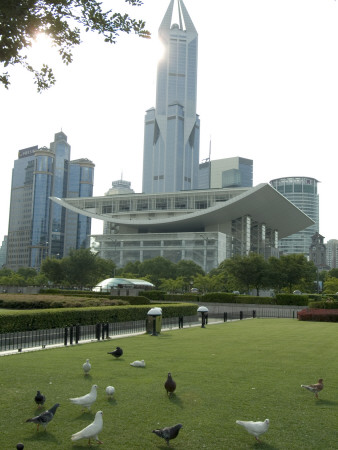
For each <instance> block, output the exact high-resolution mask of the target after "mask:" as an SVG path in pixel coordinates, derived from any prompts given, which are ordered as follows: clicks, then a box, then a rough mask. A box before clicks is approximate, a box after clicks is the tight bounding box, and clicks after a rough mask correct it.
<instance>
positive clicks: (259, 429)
mask: <svg viewBox="0 0 338 450" xmlns="http://www.w3.org/2000/svg"><path fill="white" fill-rule="evenodd" d="M236 423H237V424H238V425H242V427H244V428H245V429H246V431H247V432H248V433H249V434H253V435H254V436H255V438H256V440H257V441H259V436H260V435H261V434H263V433H265V432H266V431H268V428H269V425H270V421H269V419H265V420H264V422H252V421H245V420H236Z"/></svg>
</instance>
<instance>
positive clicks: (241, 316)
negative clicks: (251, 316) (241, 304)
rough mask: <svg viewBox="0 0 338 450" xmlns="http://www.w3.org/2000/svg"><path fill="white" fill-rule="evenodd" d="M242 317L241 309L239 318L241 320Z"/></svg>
mask: <svg viewBox="0 0 338 450" xmlns="http://www.w3.org/2000/svg"><path fill="white" fill-rule="evenodd" d="M242 319H243V311H240V312H239V320H242Z"/></svg>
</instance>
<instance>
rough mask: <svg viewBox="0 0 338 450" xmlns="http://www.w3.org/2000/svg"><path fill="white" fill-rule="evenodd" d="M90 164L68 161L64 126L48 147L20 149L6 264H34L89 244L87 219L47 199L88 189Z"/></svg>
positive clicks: (80, 193) (90, 185)
mask: <svg viewBox="0 0 338 450" xmlns="http://www.w3.org/2000/svg"><path fill="white" fill-rule="evenodd" d="M93 179H94V164H93V163H92V162H91V161H89V160H86V159H80V160H77V161H70V145H69V144H68V142H67V136H66V135H65V134H64V133H63V132H59V133H56V134H55V139H54V141H53V142H52V143H51V144H50V148H47V147H42V148H38V146H34V147H29V148H26V149H23V150H20V151H19V153H18V159H17V160H15V161H14V168H13V171H12V186H11V201H10V214H9V224H8V245H7V267H9V268H10V269H13V270H17V269H18V268H20V267H33V268H36V269H39V267H40V265H41V262H42V261H43V260H44V259H46V258H47V257H49V256H50V257H55V258H62V257H63V256H66V255H67V254H68V252H69V250H70V249H71V248H74V249H77V248H80V247H82V246H88V235H89V234H90V230H91V220H90V219H89V218H88V217H83V216H79V215H78V214H75V215H74V214H73V213H72V212H68V211H66V210H65V208H62V207H61V206H60V205H57V204H55V203H52V202H51V200H50V197H51V196H55V195H56V196H59V195H60V196H62V197H82V196H86V197H88V196H91V195H92V193H93Z"/></svg>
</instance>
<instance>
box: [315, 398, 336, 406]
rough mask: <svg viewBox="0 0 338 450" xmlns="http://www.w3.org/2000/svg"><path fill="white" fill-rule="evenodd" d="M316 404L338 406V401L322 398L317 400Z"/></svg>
mask: <svg viewBox="0 0 338 450" xmlns="http://www.w3.org/2000/svg"><path fill="white" fill-rule="evenodd" d="M315 405H316V406H324V405H326V406H337V405H338V402H332V401H331V400H322V399H321V398H320V399H319V400H317V401H316V403H315Z"/></svg>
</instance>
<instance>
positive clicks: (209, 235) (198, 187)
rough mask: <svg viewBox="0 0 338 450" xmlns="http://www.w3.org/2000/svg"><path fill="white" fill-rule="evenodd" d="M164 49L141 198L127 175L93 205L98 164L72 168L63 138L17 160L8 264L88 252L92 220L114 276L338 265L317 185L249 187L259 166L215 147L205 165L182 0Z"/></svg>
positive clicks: (289, 180) (281, 182)
mask: <svg viewBox="0 0 338 450" xmlns="http://www.w3.org/2000/svg"><path fill="white" fill-rule="evenodd" d="M175 5H176V8H177V9H176V10H174V7H175ZM174 18H175V19H174ZM159 39H160V40H161V42H162V44H163V45H164V47H165V49H166V51H165V56H164V57H163V58H162V59H161V60H160V62H159V64H158V68H157V85H156V104H155V107H151V108H150V109H148V110H147V111H146V114H145V122H144V147H143V148H144V151H143V183H142V193H135V192H134V191H133V190H132V189H131V183H130V182H129V181H125V180H123V179H122V177H121V179H120V180H117V181H114V182H113V183H112V186H111V188H110V189H109V190H108V191H107V192H106V193H105V195H104V196H103V197H102V196H101V197H96V198H94V197H92V192H93V175H94V164H93V163H92V162H91V161H89V160H87V159H80V160H76V161H70V146H69V144H68V143H67V137H66V135H65V134H64V133H62V132H60V133H57V134H56V135H55V140H54V142H53V143H51V145H50V148H49V149H48V148H46V147H44V148H38V147H30V148H27V149H24V150H20V151H19V158H18V159H17V160H16V161H15V163H14V169H13V181H12V191H11V211H10V220H9V230H8V244H7V246H8V249H7V266H8V267H10V268H18V267H21V266H31V267H36V268H38V267H40V265H41V262H42V260H43V259H44V258H45V257H47V256H51V257H55V258H61V257H63V256H65V255H67V254H68V252H69V251H70V249H72V248H74V249H76V248H80V247H82V246H88V245H89V243H88V237H89V235H90V221H91V218H96V219H100V220H102V222H103V234H100V235H95V236H93V238H94V247H95V251H96V252H97V253H98V254H99V255H100V256H101V257H103V258H108V259H112V260H113V261H114V262H115V263H116V265H117V266H118V267H122V266H124V265H125V264H127V263H128V262H135V261H140V262H142V261H144V260H146V259H150V258H154V257H156V256H162V257H164V258H167V259H169V260H171V261H173V262H175V263H177V262H178V261H180V260H182V259H189V260H192V261H195V262H196V263H197V264H199V265H200V266H201V267H202V268H203V269H204V270H205V271H206V272H209V271H210V270H211V269H213V268H215V267H217V266H218V265H219V263H220V262H222V261H223V260H224V259H227V258H230V257H232V256H235V255H247V254H249V253H250V252H256V253H259V254H261V255H263V256H264V257H265V258H268V257H270V256H276V257H278V256H279V255H280V254H291V253H302V254H304V255H306V256H307V257H308V258H309V259H311V260H313V261H314V263H315V264H316V266H317V267H319V268H322V269H323V268H324V267H329V268H330V267H331V268H333V267H337V242H338V241H335V240H332V241H329V242H328V243H327V245H325V244H324V242H323V239H324V238H323V237H322V236H321V235H320V234H319V195H318V191H317V185H318V181H317V180H315V179H314V178H309V177H286V178H278V179H275V180H272V181H271V182H270V183H266V184H260V185H258V186H255V187H253V161H252V160H251V159H247V158H243V157H239V156H237V157H228V158H223V159H218V160H212V159H211V145H210V149H209V157H208V158H207V159H205V160H203V161H202V162H201V163H200V162H199V161H200V152H199V147H200V118H199V116H198V114H197V111H196V105H197V59H198V34H197V31H196V29H195V27H194V24H193V22H192V20H191V18H190V16H189V14H188V11H187V9H186V7H185V5H184V3H183V1H182V0H177V2H175V1H174V0H170V3H169V6H168V9H167V11H166V13H165V15H164V18H163V20H162V23H161V24H160V27H159ZM50 198H51V199H52V201H50V200H49V199H50ZM3 245H4V244H3ZM0 255H1V251H0Z"/></svg>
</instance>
